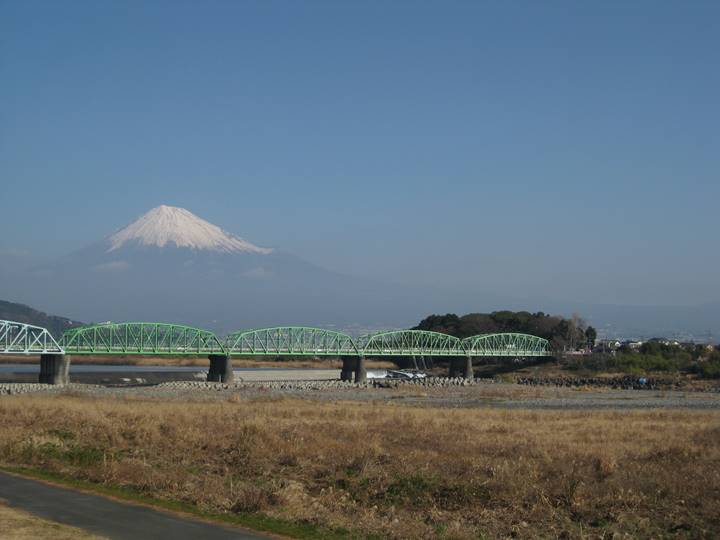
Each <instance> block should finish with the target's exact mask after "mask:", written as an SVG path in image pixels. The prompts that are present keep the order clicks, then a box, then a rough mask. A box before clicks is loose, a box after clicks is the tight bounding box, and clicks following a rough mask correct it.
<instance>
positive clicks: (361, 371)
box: [355, 356, 367, 383]
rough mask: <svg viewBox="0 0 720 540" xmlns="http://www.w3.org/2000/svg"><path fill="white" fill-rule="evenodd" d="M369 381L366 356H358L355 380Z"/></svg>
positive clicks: (360, 381) (357, 381) (358, 381)
mask: <svg viewBox="0 0 720 540" xmlns="http://www.w3.org/2000/svg"><path fill="white" fill-rule="evenodd" d="M365 381H367V369H365V357H364V356H358V358H357V365H356V366H355V382H356V383H364V382H365Z"/></svg>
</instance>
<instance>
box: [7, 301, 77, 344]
mask: <svg viewBox="0 0 720 540" xmlns="http://www.w3.org/2000/svg"><path fill="white" fill-rule="evenodd" d="M0 319H4V320H6V321H15V322H20V323H25V324H32V325H35V326H42V327H43V328H47V329H48V330H49V331H50V333H51V334H52V335H53V336H55V337H56V338H59V337H60V336H62V334H63V332H65V330H67V329H69V328H73V327H75V326H81V325H82V324H83V323H81V322H79V321H73V320H72V319H67V318H65V317H58V316H57V315H48V314H47V313H44V312H42V311H38V310H36V309H33V308H31V307H30V306H26V305H25V304H16V303H14V302H7V301H5V300H0Z"/></svg>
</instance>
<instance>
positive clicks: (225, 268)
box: [0, 205, 720, 339]
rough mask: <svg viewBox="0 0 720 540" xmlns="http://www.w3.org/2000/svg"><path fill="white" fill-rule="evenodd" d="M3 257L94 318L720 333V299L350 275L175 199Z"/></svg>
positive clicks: (8, 287)
mask: <svg viewBox="0 0 720 540" xmlns="http://www.w3.org/2000/svg"><path fill="white" fill-rule="evenodd" d="M0 266H4V268H0V271H3V272H4V273H5V277H4V279H2V280H0V298H3V299H6V300H11V301H17V302H22V303H26V304H30V305H32V306H35V307H38V308H41V309H44V310H47V311H50V312H52V313H58V314H62V315H64V316H68V317H72V318H74V319H77V320H84V321H96V322H101V321H107V320H113V321H124V320H149V321H167V322H178V323H186V324H191V325H196V326H201V327H206V328H210V329H213V330H216V331H218V332H220V333H223V332H228V331H231V330H234V329H237V328H247V327H256V326H272V325H285V324H305V325H320V326H332V325H337V326H340V327H344V328H347V327H348V326H352V325H358V326H359V327H400V326H412V325H414V324H416V323H417V321H419V320H420V319H422V318H423V317H424V316H425V315H428V314H430V313H446V312H457V313H461V314H462V313H468V312H473V311H492V310H497V309H526V310H530V311H545V312H550V313H557V314H564V315H568V314H570V313H572V312H573V311H576V312H578V313H580V314H581V315H582V316H584V317H586V318H587V319H589V320H590V322H591V323H592V324H594V325H596V326H598V327H599V328H600V329H601V330H602V329H606V330H607V331H608V332H610V333H614V334H618V333H619V334H622V333H625V334H626V335H636V336H639V335H653V334H670V333H674V332H693V333H694V334H695V335H706V336H708V337H709V338H710V339H712V338H713V335H715V336H716V335H717V334H719V333H720V306H719V305H716V304H707V305H704V306H697V307H692V306H690V307H673V306H662V307H653V306H644V307H640V306H617V305H593V304H580V303H576V304H569V303H563V302H560V301H556V300H547V299H545V300H543V299H540V298H534V299H533V298H520V299H518V298H509V297H507V296H501V295H499V294H492V293H488V292H482V291H477V290H475V291H473V290H453V289H452V288H448V287H445V288H441V287H440V286H438V287H435V288H423V289H418V288H412V287H405V286H397V285H388V284H385V283H379V282H375V281H371V280H366V279H361V278H357V277H351V276H346V275H342V274H339V273H335V272H331V271H328V270H326V269H324V268H321V267H319V266H317V265H314V264H312V263H310V262H307V261H305V260H304V259H302V258H300V257H298V256H296V255H293V254H290V253H287V252H284V251H282V250H280V249H275V248H270V247H263V246H257V245H255V244H253V243H252V242H250V241H248V240H245V239H243V238H241V237H239V236H237V235H234V234H232V233H229V232H227V231H224V230H222V229H221V228H220V227H217V226H216V225H213V224H212V223H209V222H208V221H206V220H204V219H201V218H200V217H198V216H196V215H194V214H193V213H192V212H190V211H188V210H186V209H183V208H177V207H172V206H165V205H162V206H158V207H157V208H153V209H152V210H150V211H148V212H147V213H145V214H143V215H142V216H140V217H139V218H138V219H136V220H135V221H133V222H132V223H130V224H129V225H127V226H125V227H123V228H121V229H119V230H117V231H115V232H113V233H111V234H109V235H107V236H106V237H105V238H103V239H101V240H100V241H98V242H96V243H94V244H92V245H90V246H88V247H86V248H83V249H81V250H79V251H76V252H75V253H71V254H69V255H66V256H64V257H61V258H59V259H57V260H55V261H52V262H50V263H46V264H41V265H34V266H31V267H30V268H29V269H26V270H24V271H19V270H18V267H17V265H16V266H12V265H9V264H5V265H0Z"/></svg>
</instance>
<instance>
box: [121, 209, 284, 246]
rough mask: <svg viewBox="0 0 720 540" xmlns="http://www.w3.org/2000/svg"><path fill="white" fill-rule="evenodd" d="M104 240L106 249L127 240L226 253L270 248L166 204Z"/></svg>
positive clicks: (143, 243) (123, 243) (146, 244)
mask: <svg viewBox="0 0 720 540" xmlns="http://www.w3.org/2000/svg"><path fill="white" fill-rule="evenodd" d="M107 242H108V245H109V247H108V249H107V251H108V252H111V251H115V250H116V249H119V248H121V247H123V246H124V245H126V244H128V243H130V244H139V245H143V246H157V247H165V246H166V245H168V244H174V245H175V246H176V247H183V248H190V249H196V250H209V251H220V252H225V253H233V252H245V253H262V254H267V253H270V252H271V251H272V249H269V248H262V247H258V246H256V245H254V244H251V243H250V242H248V241H246V240H243V239H242V238H240V237H238V236H235V235H232V234H230V233H228V232H225V231H223V230H222V229H221V228H220V227H218V226H216V225H213V224H212V223H209V222H207V221H205V220H204V219H201V218H199V217H197V216H196V215H195V214H193V213H192V212H189V211H187V210H185V209H184V208H177V207H175V206H165V205H162V206H158V207H157V208H153V209H152V210H150V211H149V212H147V213H145V214H143V215H142V216H140V217H139V218H138V219H136V220H135V221H133V222H132V223H131V224H130V225H128V226H127V227H124V228H123V229H120V230H119V231H117V232H115V233H114V234H112V235H111V236H109V237H108V238H107Z"/></svg>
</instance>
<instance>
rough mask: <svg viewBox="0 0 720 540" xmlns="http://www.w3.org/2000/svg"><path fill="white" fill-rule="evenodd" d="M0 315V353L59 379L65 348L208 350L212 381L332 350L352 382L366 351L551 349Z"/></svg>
mask: <svg viewBox="0 0 720 540" xmlns="http://www.w3.org/2000/svg"><path fill="white" fill-rule="evenodd" d="M0 323H2V325H0V344H2V343H3V341H2V339H5V342H4V343H5V346H4V349H0V353H6V354H10V353H12V354H23V353H24V354H41V355H42V356H41V374H40V378H41V382H60V383H62V382H66V380H67V366H68V365H69V362H70V356H71V355H143V356H145V355H158V356H208V358H209V360H210V371H209V373H208V380H214V381H230V380H232V377H233V372H232V360H231V359H232V357H255V356H273V357H277V356H292V357H297V356H313V357H334V358H341V359H342V361H343V369H342V372H341V378H343V379H344V380H350V379H351V378H353V376H354V379H355V381H357V382H362V381H364V380H365V379H366V371H365V358H368V357H380V358H384V357H398V356H403V357H413V358H416V357H419V358H422V359H424V358H426V357H428V358H429V357H448V358H449V359H450V371H451V374H453V373H454V374H461V375H462V376H464V377H472V359H473V358H476V357H513V358H524V357H533V356H535V357H538V356H551V355H552V352H551V350H550V345H549V343H548V341H547V340H546V339H543V338H540V337H538V336H533V335H529V334H520V333H497V334H483V335H477V336H472V337H468V338H466V339H462V340H461V339H458V338H456V337H454V336H450V335H447V334H441V333H437V332H428V331H424V330H393V331H387V332H378V333H374V334H368V335H365V336H361V337H359V338H353V337H351V336H349V335H347V334H344V333H342V332H337V331H333V330H326V329H323V328H312V327H305V326H279V327H273V328H256V329H251V330H242V331H238V332H233V333H231V334H229V335H228V336H226V337H225V338H224V339H220V338H219V337H218V336H216V335H215V334H214V333H213V332H210V331H208V330H203V329H200V328H193V327H190V326H184V325H177V324H166V323H154V322H126V323H106V324H97V325H91V326H81V327H77V328H73V329H71V330H68V331H67V332H65V334H64V335H63V336H62V338H61V339H60V340H59V342H57V343H56V342H55V341H54V340H53V339H52V336H50V334H49V333H48V332H47V330H45V329H43V328H38V327H30V326H29V325H21V323H13V322H12V321H0ZM13 325H14V326H13ZM18 325H19V326H18ZM3 332H5V333H3ZM12 332H14V333H12ZM4 336H5V337H4ZM12 336H15V337H12ZM18 336H26V337H18ZM33 336H34V337H33ZM23 339H25V341H22V340H23ZM23 343H27V345H26V346H23Z"/></svg>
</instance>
